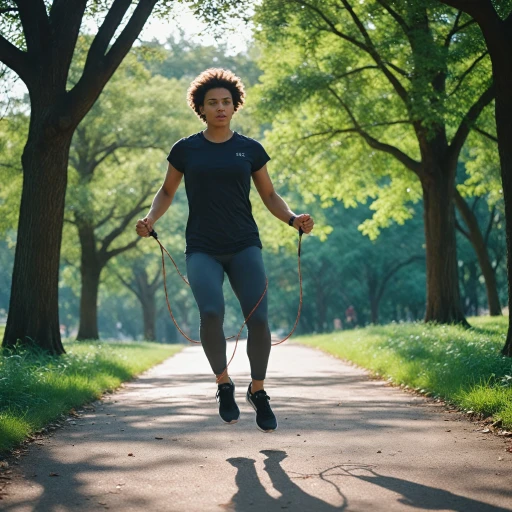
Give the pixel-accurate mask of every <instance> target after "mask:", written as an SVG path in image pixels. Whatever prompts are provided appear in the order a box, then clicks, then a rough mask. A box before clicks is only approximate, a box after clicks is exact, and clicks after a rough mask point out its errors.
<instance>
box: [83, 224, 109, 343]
mask: <svg viewBox="0 0 512 512" xmlns="http://www.w3.org/2000/svg"><path fill="white" fill-rule="evenodd" d="M77 223H78V236H79V239H80V245H81V249H82V257H81V263H80V274H81V277H82V290H81V294H80V326H79V328H78V335H77V337H76V339H77V340H98V339H99V333H98V290H99V286H100V275H101V270H102V269H103V266H104V265H102V263H101V262H100V261H99V260H98V255H97V251H96V238H95V234H94V226H92V225H91V224H90V223H89V222H87V221H80V220H79V221H77Z"/></svg>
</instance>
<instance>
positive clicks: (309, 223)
mask: <svg viewBox="0 0 512 512" xmlns="http://www.w3.org/2000/svg"><path fill="white" fill-rule="evenodd" d="M252 180H253V182H254V185H255V186H256V190H257V191H258V193H259V195H260V197H261V200H262V201H263V204H264V205H265V206H266V207H267V208H268V210H269V211H270V213H272V215H274V216H275V217H277V218H278V219H280V220H282V221H283V222H286V223H287V224H288V221H289V220H290V218H291V217H292V216H293V215H295V216H296V219H295V220H294V221H293V227H294V228H295V229H297V230H298V229H299V228H302V230H303V231H304V233H310V232H311V230H312V229H313V226H314V225H315V221H314V220H313V218H312V217H311V216H310V215H309V214H308V213H301V214H296V213H293V212H292V210H290V207H289V206H288V204H287V203H286V201H285V200H284V199H283V198H282V197H281V196H280V195H279V194H278V193H277V192H276V191H275V190H274V185H273V184H272V180H271V179H270V176H269V175H268V171H267V166H266V165H264V166H263V167H262V168H261V169H260V170H259V171H256V172H253V173H252Z"/></svg>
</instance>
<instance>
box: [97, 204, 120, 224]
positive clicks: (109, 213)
mask: <svg viewBox="0 0 512 512" xmlns="http://www.w3.org/2000/svg"><path fill="white" fill-rule="evenodd" d="M116 207H117V205H116V204H115V205H114V206H112V208H111V209H110V211H109V212H108V213H107V215H105V217H103V219H101V220H100V221H99V222H98V223H97V224H96V225H95V226H94V229H98V228H100V227H101V226H103V224H105V223H106V222H108V221H109V220H110V219H111V218H112V217H113V215H114V212H115V211H116Z"/></svg>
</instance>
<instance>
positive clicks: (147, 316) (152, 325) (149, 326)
mask: <svg viewBox="0 0 512 512" xmlns="http://www.w3.org/2000/svg"><path fill="white" fill-rule="evenodd" d="M134 275H135V285H136V287H137V293H136V296H137V298H138V299H139V301H140V304H141V306H142V317H143V319H144V339H145V340H146V341H154V340H156V302H155V295H156V290H157V286H158V285H159V284H160V280H159V279H158V278H156V279H155V280H154V281H153V284H151V283H150V282H149V278H148V273H147V272H146V269H145V268H144V267H135V269H134Z"/></svg>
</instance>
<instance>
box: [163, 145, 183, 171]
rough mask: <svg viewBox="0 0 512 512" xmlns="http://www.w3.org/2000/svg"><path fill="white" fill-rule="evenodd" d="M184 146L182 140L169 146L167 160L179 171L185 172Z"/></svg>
mask: <svg viewBox="0 0 512 512" xmlns="http://www.w3.org/2000/svg"><path fill="white" fill-rule="evenodd" d="M184 150H185V147H184V144H183V142H182V140H179V141H178V142H176V143H175V144H174V146H173V147H172V148H171V151H170V153H169V155H168V156H167V161H168V162H169V163H170V164H171V165H172V166H173V167H174V168H175V169H176V170H177V171H179V172H182V173H184V172H185V151H184Z"/></svg>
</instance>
